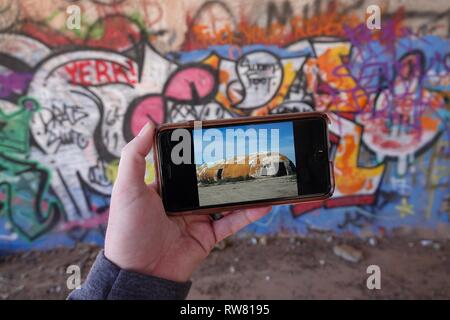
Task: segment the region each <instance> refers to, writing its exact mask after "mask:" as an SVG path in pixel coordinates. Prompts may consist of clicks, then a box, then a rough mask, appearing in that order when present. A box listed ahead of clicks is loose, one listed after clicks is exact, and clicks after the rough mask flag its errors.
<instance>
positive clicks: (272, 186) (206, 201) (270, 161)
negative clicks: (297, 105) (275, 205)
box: [193, 121, 298, 207]
mask: <svg viewBox="0 0 450 320" xmlns="http://www.w3.org/2000/svg"><path fill="white" fill-rule="evenodd" d="M210 131H212V132H210ZM193 136H194V159H195V164H196V178H197V187H198V199H199V205H200V206H201V207H205V206H216V205H223V204H232V203H233V204H234V203H243V202H247V201H258V200H268V199H278V198H290V197H297V196H298V185H297V162H296V156H295V141H294V126H293V122H292V121H282V122H274V123H261V124H250V125H238V126H230V127H221V128H210V129H197V130H195V129H194V135H193ZM220 140H221V141H220Z"/></svg>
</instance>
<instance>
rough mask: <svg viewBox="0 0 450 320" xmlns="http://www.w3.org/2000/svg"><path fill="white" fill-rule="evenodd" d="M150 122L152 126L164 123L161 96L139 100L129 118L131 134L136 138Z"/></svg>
mask: <svg viewBox="0 0 450 320" xmlns="http://www.w3.org/2000/svg"><path fill="white" fill-rule="evenodd" d="M149 120H151V121H152V122H153V123H154V124H160V123H162V122H163V121H164V100H163V98H162V97H161V96H149V97H147V98H145V99H143V100H141V101H140V102H139V103H138V105H137V106H136V108H135V109H134V111H133V114H132V116H131V132H132V133H133V135H134V136H136V135H137V134H138V133H139V131H140V130H141V129H142V127H143V126H144V125H145V124H146V123H147V122H148V121H149Z"/></svg>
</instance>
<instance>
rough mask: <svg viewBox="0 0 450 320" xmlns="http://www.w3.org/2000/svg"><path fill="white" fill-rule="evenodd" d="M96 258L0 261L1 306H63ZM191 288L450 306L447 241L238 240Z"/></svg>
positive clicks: (217, 294) (67, 253)
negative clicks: (42, 302) (377, 278)
mask: <svg viewBox="0 0 450 320" xmlns="http://www.w3.org/2000/svg"><path fill="white" fill-rule="evenodd" d="M342 244H347V245H350V246H351V247H352V248H353V249H354V250H356V251H358V252H360V253H362V255H363V258H362V260H361V261H360V262H358V263H353V262H348V261H345V260H344V259H342V258H341V257H338V256H336V255H335V253H334V250H333V248H334V247H335V246H336V245H342ZM223 247H225V248H223ZM98 250H99V247H97V246H92V245H86V244H80V245H78V246H77V247H75V248H71V249H70V248H69V249H68V248H61V249H54V250H51V251H46V252H42V251H30V252H26V253H22V254H17V255H12V256H6V257H1V258H0V299H64V298H65V297H66V296H67V294H68V289H67V287H66V280H67V274H66V273H65V272H66V268H67V266H68V265H71V264H78V265H79V266H80V267H81V270H82V277H83V279H84V277H85V276H86V275H87V273H88V270H89V268H90V266H91V264H92V262H93V261H94V259H95V256H96V254H97V252H98ZM372 264H376V265H378V266H379V267H380V268H381V289H380V290H369V289H367V287H366V279H367V277H368V276H369V275H368V274H367V273H366V269H367V267H368V266H369V265H372ZM192 280H193V286H192V289H191V292H190V294H189V296H188V298H189V299H400V298H405V299H414V298H418V299H450V241H449V240H440V241H430V240H426V241H424V240H420V239H408V238H405V237H394V238H383V239H375V238H371V240H370V241H368V240H362V239H355V238H333V237H332V236H329V235H321V236H318V237H314V238H266V237H262V238H240V239H237V238H233V239H231V240H230V241H228V242H227V243H226V246H222V249H217V250H214V251H213V252H212V254H211V255H210V257H209V258H208V259H207V261H206V262H205V263H204V264H203V265H202V266H201V268H200V269H199V270H198V271H197V272H196V273H195V274H194V276H193V278H192Z"/></svg>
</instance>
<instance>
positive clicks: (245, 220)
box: [213, 207, 272, 242]
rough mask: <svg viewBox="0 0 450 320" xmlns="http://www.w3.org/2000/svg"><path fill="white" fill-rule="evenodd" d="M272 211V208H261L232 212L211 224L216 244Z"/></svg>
mask: <svg viewBox="0 0 450 320" xmlns="http://www.w3.org/2000/svg"><path fill="white" fill-rule="evenodd" d="M270 210H272V207H262V208H255V209H246V210H239V211H234V212H232V213H230V214H228V215H227V216H224V217H223V218H222V219H220V220H217V221H214V222H213V228H214V233H215V235H216V240H217V242H219V241H222V240H223V239H225V238H226V237H229V236H231V235H233V234H235V233H236V232H238V231H239V230H241V229H242V228H244V227H245V226H247V225H249V224H250V223H252V222H255V221H257V220H259V219H261V218H262V217H264V216H265V215H266V214H268V213H269V212H270Z"/></svg>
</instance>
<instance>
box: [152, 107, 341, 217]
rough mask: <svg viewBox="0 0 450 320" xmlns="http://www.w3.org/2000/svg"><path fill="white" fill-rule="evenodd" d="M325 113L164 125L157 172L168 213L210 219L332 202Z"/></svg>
mask: <svg viewBox="0 0 450 320" xmlns="http://www.w3.org/2000/svg"><path fill="white" fill-rule="evenodd" d="M328 124H329V119H328V117H327V116H326V114H324V113H320V112H311V113H298V114H283V115H272V116H264V117H248V118H237V119H226V120H212V121H188V122H184V123H176V124H164V125H162V126H160V127H159V128H158V130H157V132H156V134H155V143H154V146H155V151H154V156H155V169H156V175H157V179H158V182H159V192H160V194H161V198H162V201H163V204H164V207H165V209H166V211H167V213H168V214H171V215H176V214H196V213H198V214H212V213H217V212H220V211H227V210H236V209H239V208H242V209H244V208H250V207H258V206H265V205H279V204H288V203H298V202H303V201H312V200H323V199H327V198H329V197H330V196H331V195H332V193H333V190H334V178H333V171H332V170H333V166H332V163H331V161H330V157H329V146H330V144H329V137H328Z"/></svg>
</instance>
